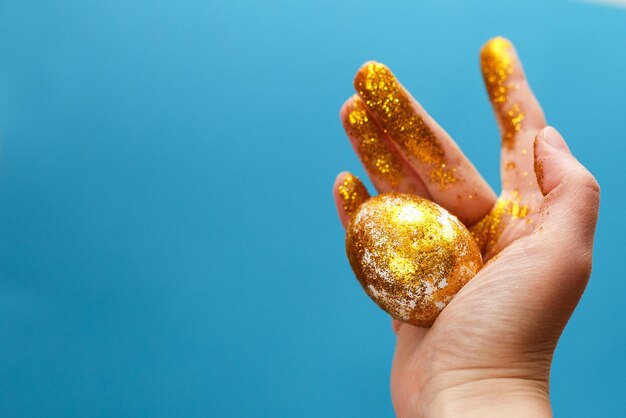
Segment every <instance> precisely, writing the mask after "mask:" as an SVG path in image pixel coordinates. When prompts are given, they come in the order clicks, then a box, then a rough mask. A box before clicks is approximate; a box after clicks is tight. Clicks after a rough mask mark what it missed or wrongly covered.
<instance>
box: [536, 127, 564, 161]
mask: <svg viewBox="0 0 626 418" xmlns="http://www.w3.org/2000/svg"><path fill="white" fill-rule="evenodd" d="M539 136H540V138H541V139H543V140H544V142H545V143H546V144H548V145H550V146H551V147H552V148H555V149H557V150H559V151H562V152H566V153H568V154H569V153H570V150H569V148H568V146H567V144H566V143H565V140H564V139H563V137H562V136H561V134H560V133H559V132H558V131H557V130H556V129H554V128H553V127H552V126H547V127H545V128H543V129H542V130H541V132H540V134H539Z"/></svg>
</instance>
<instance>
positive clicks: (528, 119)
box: [480, 37, 546, 193]
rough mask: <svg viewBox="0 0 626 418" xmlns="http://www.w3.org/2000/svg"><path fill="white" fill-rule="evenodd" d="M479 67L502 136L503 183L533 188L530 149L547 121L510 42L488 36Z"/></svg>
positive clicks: (521, 188) (507, 187)
mask: <svg viewBox="0 0 626 418" xmlns="http://www.w3.org/2000/svg"><path fill="white" fill-rule="evenodd" d="M480 67H481V71H482V74H483V79H484V82H485V88H486V89H487V93H488V95H489V99H490V100H491V104H492V106H493V110H494V113H495V115H496V119H497V121H498V125H499V127H500V134H501V137H502V156H501V175H502V187H503V189H504V190H517V191H519V192H522V193H523V192H525V191H529V190H536V188H537V183H536V182H535V179H534V176H533V175H532V173H533V155H532V152H531V151H532V149H533V148H532V146H533V141H534V138H535V135H537V132H539V130H541V129H542V128H543V127H545V126H546V122H545V118H544V116H543V111H542V110H541V106H539V102H538V101H537V99H536V98H535V96H534V94H533V92H532V91H531V89H530V86H529V85H528V82H527V81H526V76H525V74H524V70H523V68H522V64H521V62H520V60H519V58H518V56H517V53H516V51H515V48H514V47H513V44H512V43H511V42H510V41H508V40H507V39H505V38H502V37H497V38H494V39H491V40H490V41H489V42H487V43H486V44H485V45H484V46H483V48H482V50H481V53H480Z"/></svg>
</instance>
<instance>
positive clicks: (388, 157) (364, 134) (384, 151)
mask: <svg viewBox="0 0 626 418" xmlns="http://www.w3.org/2000/svg"><path fill="white" fill-rule="evenodd" d="M346 119H347V120H345V121H344V125H345V127H346V130H347V131H348V133H349V134H350V135H351V136H353V137H354V138H358V139H359V142H358V151H357V152H358V153H359V156H360V159H361V162H362V163H363V165H364V166H365V168H366V169H367V171H368V172H369V173H371V174H372V175H375V176H377V177H379V178H380V179H381V180H383V181H385V182H387V183H389V185H391V186H392V187H396V186H397V185H398V183H399V182H400V179H401V178H402V177H403V176H406V175H408V174H405V173H403V168H402V165H401V164H400V162H399V161H398V159H397V158H396V156H395V155H394V154H393V153H392V152H391V150H390V149H389V145H388V144H387V143H385V139H384V138H383V137H382V135H383V134H382V132H381V131H380V128H379V127H378V126H377V125H376V124H375V122H374V121H373V120H372V119H370V117H369V115H368V114H367V110H366V108H365V105H364V104H363V101H362V100H361V98H360V97H359V96H354V97H353V98H352V101H351V103H350V104H349V107H348V115H347V118H346Z"/></svg>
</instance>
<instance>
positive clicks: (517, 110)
mask: <svg viewBox="0 0 626 418" xmlns="http://www.w3.org/2000/svg"><path fill="white" fill-rule="evenodd" d="M514 59H515V58H514V55H513V46H512V45H511V43H510V42H509V41H508V40H506V39H504V38H502V37H497V38H494V39H492V40H490V41H489V42H487V44H486V45H485V46H484V47H483V49H482V51H481V53H480V68H481V71H482V73H483V78H484V80H485V86H486V87H487V93H488V94H489V98H490V99H491V102H492V103H493V106H494V108H495V110H496V113H497V115H498V118H499V119H500V123H501V125H502V130H503V133H502V144H503V145H504V146H505V147H507V148H509V149H511V148H513V146H514V144H515V136H516V135H517V133H518V132H519V131H521V129H522V121H523V120H524V113H523V112H522V109H521V107H520V105H519V104H518V103H515V102H513V103H511V101H510V96H509V95H510V92H511V91H512V90H519V85H518V84H516V83H513V82H511V81H510V78H511V75H512V74H513V72H514V70H515V61H514Z"/></svg>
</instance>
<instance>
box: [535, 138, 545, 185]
mask: <svg viewBox="0 0 626 418" xmlns="http://www.w3.org/2000/svg"><path fill="white" fill-rule="evenodd" d="M537 141H538V139H537V137H535V142H534V144H533V150H534V155H535V175H536V176H537V184H538V185H539V190H541V194H542V195H544V196H545V195H546V194H547V193H546V191H545V189H544V186H543V161H542V160H539V159H537Z"/></svg>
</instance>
